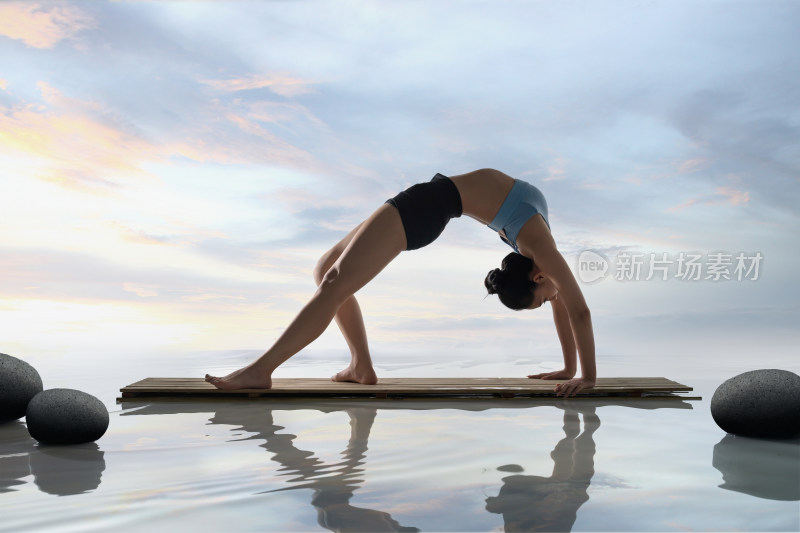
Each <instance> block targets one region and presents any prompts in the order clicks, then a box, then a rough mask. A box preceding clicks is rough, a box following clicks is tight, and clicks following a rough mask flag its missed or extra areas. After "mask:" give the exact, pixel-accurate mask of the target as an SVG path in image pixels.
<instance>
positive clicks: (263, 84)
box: [203, 73, 314, 97]
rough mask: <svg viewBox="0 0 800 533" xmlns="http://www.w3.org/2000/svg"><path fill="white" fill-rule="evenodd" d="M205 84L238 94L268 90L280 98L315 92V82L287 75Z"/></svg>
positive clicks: (257, 75) (249, 77)
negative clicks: (313, 87) (313, 85)
mask: <svg viewBox="0 0 800 533" xmlns="http://www.w3.org/2000/svg"><path fill="white" fill-rule="evenodd" d="M203 83H204V84H206V85H208V86H209V87H212V88H214V89H216V90H218V91H223V92H237V91H248V90H252V89H263V88H267V89H269V90H270V91H272V92H274V93H275V94H278V95H280V96H286V97H292V96H297V95H299V94H307V93H310V92H313V90H312V89H311V87H310V85H312V84H313V83H314V82H313V81H310V80H304V79H301V78H296V77H292V76H289V75H287V74H281V73H276V74H251V75H250V76H245V77H242V78H229V79H225V80H203Z"/></svg>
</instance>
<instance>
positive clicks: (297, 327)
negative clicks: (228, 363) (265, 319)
mask: <svg viewBox="0 0 800 533" xmlns="http://www.w3.org/2000/svg"><path fill="white" fill-rule="evenodd" d="M405 248H406V236H405V230H404V229H403V223H402V221H401V220H400V213H398V212H397V209H395V208H394V207H392V206H391V205H389V204H383V205H382V206H381V207H380V208H378V210H377V211H375V212H374V213H373V214H372V215H371V216H370V217H369V218H368V219H367V220H366V221H364V223H363V224H362V225H361V226H360V227H359V228H358V230H356V232H355V235H354V236H353V239H352V240H351V241H350V243H349V244H348V245H347V247H346V248H345V249H344V251H343V252H342V255H341V256H340V257H339V259H337V260H336V262H335V263H334V265H333V266H332V267H331V268H330V269H328V271H327V272H326V273H325V275H324V277H323V279H322V282H321V283H320V285H319V287H318V288H317V292H315V293H314V296H312V297H311V300H310V301H309V302H308V303H307V304H306V305H305V307H303V309H302V310H301V311H300V313H299V314H298V315H297V316H296V317H295V319H294V320H293V321H292V323H291V324H289V327H288V328H287V329H286V331H284V332H283V334H282V335H281V336H280V337H279V338H278V340H277V341H275V344H273V346H272V347H271V348H270V349H269V350H267V351H266V353H264V355H262V356H261V357H259V358H258V359H257V360H256V361H254V362H253V363H251V364H249V365H248V366H246V367H244V368H242V369H239V370H237V371H235V372H232V373H231V374H229V375H227V376H225V377H223V378H217V377H212V376H208V375H207V376H206V381H208V382H209V383H212V384H213V385H214V386H216V387H217V388H220V389H248V388H259V389H262V388H270V387H271V386H272V377H271V376H272V372H273V371H274V370H275V369H276V368H277V367H278V366H280V365H281V364H282V363H283V362H284V361H286V360H287V359H289V358H290V357H291V356H293V355H294V354H296V353H297V352H299V351H300V350H302V349H303V348H305V347H306V346H307V345H308V344H310V343H311V342H312V341H313V340H314V339H316V338H317V337H319V336H320V335H321V334H322V332H323V331H325V328H327V327H328V324H330V323H331V321H332V320H333V318H334V316H335V315H336V312H337V311H338V310H339V308H340V307H341V305H342V304H343V303H344V302H345V301H346V300H347V299H348V298H350V297H351V296H352V295H353V294H354V293H355V292H356V291H358V290H359V289H361V287H363V286H364V285H366V284H367V283H368V282H369V281H370V280H372V279H373V278H374V277H375V276H376V275H378V273H379V272H380V271H381V270H383V269H384V267H386V265H388V264H389V263H390V262H391V261H392V260H393V259H394V258H395V257H397V256H398V255H399V254H400V252H401V251H403V250H405Z"/></svg>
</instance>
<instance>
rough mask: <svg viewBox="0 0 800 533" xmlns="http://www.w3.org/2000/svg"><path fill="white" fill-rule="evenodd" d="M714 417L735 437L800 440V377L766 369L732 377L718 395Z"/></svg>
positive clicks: (713, 406)
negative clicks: (794, 438) (796, 438)
mask: <svg viewBox="0 0 800 533" xmlns="http://www.w3.org/2000/svg"><path fill="white" fill-rule="evenodd" d="M711 416H712V417H713V418H714V422H716V423H717V425H718V426H719V427H720V428H722V429H723V430H725V431H727V432H728V433H733V434H734V435H742V436H746V437H758V438H767V439H785V438H792V437H796V436H800V376H798V375H797V374H795V373H793V372H789V371H787V370H777V369H766V370H753V371H751V372H745V373H744V374H739V375H738V376H735V377H732V378H731V379H729V380H727V381H725V382H724V383H722V385H720V386H719V387H718V388H717V390H716V391H715V392H714V396H712V398H711Z"/></svg>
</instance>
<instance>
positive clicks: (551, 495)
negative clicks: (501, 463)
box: [486, 405, 600, 531]
mask: <svg viewBox="0 0 800 533" xmlns="http://www.w3.org/2000/svg"><path fill="white" fill-rule="evenodd" d="M561 407H562V408H563V409H564V428H563V429H564V438H563V439H561V440H560V441H559V442H558V444H556V447H555V448H554V449H553V451H552V453H551V454H550V457H552V459H553V463H554V464H553V474H552V475H551V476H550V477H542V476H527V475H521V474H517V475H513V476H508V477H505V478H503V486H502V487H501V488H500V493H499V494H498V495H497V496H494V497H490V498H487V499H486V510H487V511H489V512H491V513H498V514H502V515H503V521H504V523H505V530H506V531H571V530H572V526H573V525H574V524H575V518H576V517H577V512H578V508H579V507H580V506H581V505H583V504H584V503H586V502H587V501H588V500H589V494H588V493H587V489H588V488H589V485H590V484H591V481H592V476H593V475H594V452H595V444H594V439H593V438H592V435H593V434H594V432H595V431H597V428H599V427H600V418H599V417H598V416H597V415H596V414H595V408H594V406H581V405H578V406H569V407H565V406H563V405H562V406H561ZM579 412H580V413H581V414H582V415H583V433H581V423H580V417H579V416H578V413H579ZM509 466H510V465H506V466H505V467H504V468H503V470H512V468H509ZM516 470H517V471H519V470H521V468H520V467H517V469H516Z"/></svg>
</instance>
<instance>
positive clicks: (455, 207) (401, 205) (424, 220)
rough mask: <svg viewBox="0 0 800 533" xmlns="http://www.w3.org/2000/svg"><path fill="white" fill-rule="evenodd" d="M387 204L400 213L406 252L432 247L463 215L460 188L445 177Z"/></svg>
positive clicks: (402, 194) (414, 188)
mask: <svg viewBox="0 0 800 533" xmlns="http://www.w3.org/2000/svg"><path fill="white" fill-rule="evenodd" d="M386 203H387V204H391V205H393V206H394V207H396V208H397V210H398V211H399V212H400V220H402V221H403V229H405V231H406V244H407V246H406V250H416V249H417V248H422V247H423V246H427V245H429V244H430V243H432V242H433V241H435V240H436V238H437V237H438V236H439V235H441V234H442V231H444V228H445V226H447V223H448V222H450V219H451V218H457V217H460V216H461V213H462V207H461V195H460V194H459V193H458V189H457V188H456V184H455V183H453V181H452V180H451V179H450V178H448V177H447V176H443V175H441V174H436V175H435V176H434V177H433V179H432V180H431V181H429V182H427V183H418V184H416V185H412V186H411V187H409V188H408V189H406V190H405V191H403V192H401V193H400V194H398V195H397V196H395V197H394V198H390V199H389V200H386Z"/></svg>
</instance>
